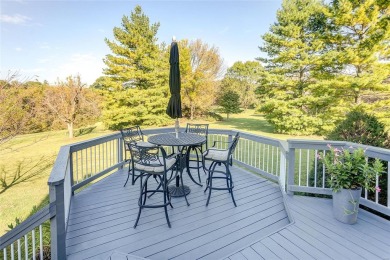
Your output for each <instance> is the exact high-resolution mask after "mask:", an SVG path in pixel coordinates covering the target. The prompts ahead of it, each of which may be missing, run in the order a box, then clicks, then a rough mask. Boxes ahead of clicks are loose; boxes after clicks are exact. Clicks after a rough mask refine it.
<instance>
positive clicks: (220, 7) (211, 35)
mask: <svg viewBox="0 0 390 260" xmlns="http://www.w3.org/2000/svg"><path fill="white" fill-rule="evenodd" d="M136 5H140V6H141V7H142V10H143V12H144V13H145V14H146V15H147V16H148V17H149V19H150V22H151V23H157V22H159V23H160V28H159V30H158V33H157V38H158V42H159V43H162V42H165V43H167V44H170V43H171V41H172V36H175V37H176V39H177V40H182V39H188V40H195V39H201V40H202V41H203V42H204V43H207V44H209V45H210V46H215V47H217V48H218V49H219V53H220V56H221V57H222V58H223V60H224V64H225V67H226V68H227V67H229V66H231V65H233V64H234V62H236V61H249V60H254V59H255V58H256V57H260V56H265V55H264V54H262V53H261V52H260V50H259V48H258V46H261V44H262V40H261V35H263V34H264V33H266V32H267V31H268V30H269V27H270V25H271V24H273V23H274V22H275V21H276V11H277V10H278V9H279V8H280V6H281V0H252V1H238V0H237V1H222V0H214V1H206V0H203V1H200V0H192V1H189V0H184V1H183V0H182V1H165V0H160V1H148V0H144V1H129V0H128V1H124V0H121V1H118V0H117V1H102V0H95V1H92V0H88V1H76V0H70V1H69V0H68V1H65V0H64V1H58V0H51V1H42V0H40V1H38V0H14V1H10V0H1V2H0V33H1V34H0V45H1V46H0V55H1V56H0V73H1V75H0V78H1V79H4V78H6V77H7V75H8V74H9V71H11V72H15V71H16V72H18V73H19V76H20V78H24V79H25V78H27V79H28V80H38V81H40V82H43V81H44V80H47V81H48V82H49V83H51V84H54V83H55V82H56V81H57V80H64V79H65V78H66V77H67V76H70V75H77V74H79V75H80V76H81V79H82V81H83V82H85V83H87V84H92V83H93V82H94V81H95V80H96V79H97V78H98V77H100V76H102V75H103V74H102V71H103V68H104V67H105V64H104V62H103V59H104V58H105V56H106V55H107V54H110V53H111V51H110V49H109V48H108V47H107V45H106V43H105V41H104V39H105V38H108V39H110V40H113V39H114V38H113V33H112V31H113V28H114V27H120V26H121V20H122V17H123V16H124V15H126V16H130V14H131V12H132V11H133V10H134V7H135V6H136ZM167 62H168V61H167Z"/></svg>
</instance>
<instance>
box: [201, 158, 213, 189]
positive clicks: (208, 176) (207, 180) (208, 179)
mask: <svg viewBox="0 0 390 260" xmlns="http://www.w3.org/2000/svg"><path fill="white" fill-rule="evenodd" d="M214 164H215V162H212V163H211V164H210V167H209V169H208V170H207V172H208V175H207V179H206V189H205V190H204V192H206V191H207V189H208V188H209V182H210V172H211V168H212V167H213V165H214ZM203 167H204V168H206V167H205V166H204V164H203Z"/></svg>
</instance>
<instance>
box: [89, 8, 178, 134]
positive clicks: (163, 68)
mask: <svg viewBox="0 0 390 260" xmlns="http://www.w3.org/2000/svg"><path fill="white" fill-rule="evenodd" d="M158 28H159V24H158V23H156V24H152V25H151V24H150V22H149V18H148V17H147V16H146V15H145V14H144V13H143V12H142V9H141V7H140V6H136V7H135V9H134V11H133V12H132V13H131V14H130V16H129V17H128V16H123V18H122V26H121V27H115V28H114V30H113V32H114V38H115V41H110V40H108V39H106V43H107V45H108V46H109V48H110V49H111V51H112V54H108V55H107V56H106V59H105V60H104V62H105V63H106V65H107V69H105V70H104V73H105V75H106V76H104V77H101V78H99V79H97V80H96V82H95V83H94V84H93V87H94V88H96V89H100V90H101V93H102V95H103V96H104V98H105V102H104V109H103V113H102V116H103V118H102V119H103V122H104V124H105V125H106V126H107V127H108V128H109V129H115V130H117V129H120V128H123V127H126V126H129V125H135V124H138V125H153V126H162V125H167V124H168V123H170V122H172V121H171V120H170V119H169V117H168V116H167V115H166V114H165V110H166V106H167V104H168V75H169V70H168V69H169V56H168V51H167V49H166V47H165V46H164V45H161V46H159V45H157V37H156V34H157V31H158Z"/></svg>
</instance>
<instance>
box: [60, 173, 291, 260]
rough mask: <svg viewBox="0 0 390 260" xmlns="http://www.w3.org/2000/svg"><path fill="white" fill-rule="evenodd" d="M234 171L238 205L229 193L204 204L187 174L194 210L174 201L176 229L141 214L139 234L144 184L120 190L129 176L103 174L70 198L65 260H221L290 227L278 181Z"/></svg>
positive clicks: (156, 215)
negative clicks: (129, 259)
mask: <svg viewBox="0 0 390 260" xmlns="http://www.w3.org/2000/svg"><path fill="white" fill-rule="evenodd" d="M232 173H233V179H234V185H235V188H234V195H235V199H236V202H237V206H238V207H234V205H233V203H232V200H231V197H230V195H229V193H228V192H227V191H213V193H212V196H211V200H210V204H209V206H208V207H206V206H205V204H206V200H207V193H206V194H204V193H203V190H204V188H202V187H199V186H196V185H195V184H193V183H192V182H191V181H190V180H189V178H188V176H184V182H185V184H186V185H189V186H190V188H191V193H190V194H189V195H188V200H189V203H190V204H191V205H190V206H187V205H186V203H185V200H184V198H173V199H172V204H173V206H174V208H173V209H171V208H169V209H168V214H169V218H170V221H171V225H172V228H168V225H167V223H166V220H165V215H164V210H163V209H162V208H160V209H145V210H143V211H142V214H141V219H140V221H139V223H138V226H137V228H136V229H134V228H133V225H134V222H135V220H136V217H137V213H138V204H137V200H138V193H139V182H137V183H136V184H135V185H134V186H132V185H130V184H128V185H127V186H126V187H123V184H124V182H125V180H126V173H125V172H124V171H119V172H116V173H114V174H112V175H110V176H108V177H106V178H105V179H103V180H101V181H100V182H98V183H96V184H94V185H92V186H90V187H88V188H86V189H85V190H83V191H81V192H80V193H78V194H76V195H75V196H74V197H73V200H72V205H71V211H70V216H69V225H68V230H67V254H68V259H88V258H91V259H109V257H110V256H112V257H111V258H112V259H121V256H122V257H123V259H126V256H124V255H126V254H131V255H133V256H137V257H144V258H149V259H168V258H169V259H198V258H203V259H218V258H223V257H226V256H229V255H231V254H232V253H234V252H237V251H238V250H240V249H242V248H243V247H246V246H249V245H251V244H253V243H254V242H256V241H258V240H259V239H261V238H263V237H265V236H267V235H270V234H272V233H274V232H276V231H278V230H280V229H281V228H283V227H285V226H287V225H288V224H289V223H290V221H289V219H288V216H287V212H286V210H285V206H284V201H283V195H282V193H281V191H280V188H279V186H278V185H277V184H275V183H273V182H270V181H268V180H266V179H263V178H261V177H259V176H257V175H254V174H251V173H248V172H246V171H244V170H243V169H241V168H238V167H233V168H232ZM202 179H203V182H204V180H205V176H204V175H203V176H202ZM156 197H157V196H156ZM151 199H155V196H153V197H152V198H151ZM114 256H115V257H114ZM134 259H138V258H134Z"/></svg>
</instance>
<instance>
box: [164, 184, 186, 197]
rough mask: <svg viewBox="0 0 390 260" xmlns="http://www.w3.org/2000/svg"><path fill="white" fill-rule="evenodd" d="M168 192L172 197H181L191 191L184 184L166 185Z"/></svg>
mask: <svg viewBox="0 0 390 260" xmlns="http://www.w3.org/2000/svg"><path fill="white" fill-rule="evenodd" d="M168 190H169V193H170V194H171V196H172V197H183V196H184V195H188V194H189V193H190V192H191V189H190V187H188V186H186V185H184V186H179V187H178V186H175V185H172V186H169V187H168Z"/></svg>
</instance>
